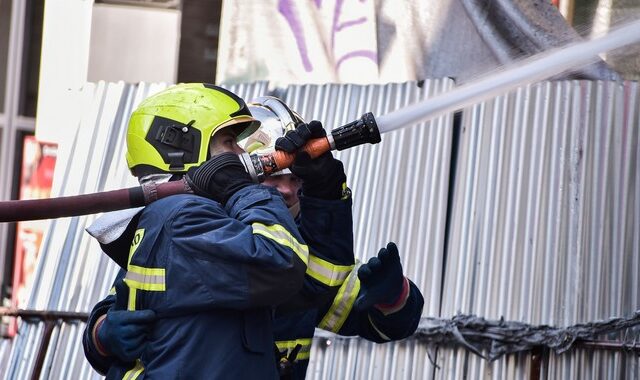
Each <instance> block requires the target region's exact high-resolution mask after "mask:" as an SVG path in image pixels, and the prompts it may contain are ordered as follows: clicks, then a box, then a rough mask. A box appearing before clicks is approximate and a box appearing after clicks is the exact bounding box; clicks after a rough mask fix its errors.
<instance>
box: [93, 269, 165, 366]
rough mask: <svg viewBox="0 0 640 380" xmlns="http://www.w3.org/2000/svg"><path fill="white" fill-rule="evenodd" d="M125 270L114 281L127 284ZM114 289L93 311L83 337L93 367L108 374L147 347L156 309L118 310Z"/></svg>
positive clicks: (135, 357)
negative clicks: (118, 364) (110, 369)
mask: <svg viewBox="0 0 640 380" xmlns="http://www.w3.org/2000/svg"><path fill="white" fill-rule="evenodd" d="M124 275H125V273H124V271H121V272H120V273H119V274H118V277H117V278H116V281H115V282H114V288H115V286H116V285H115V284H118V285H117V286H123V282H122V281H121V278H123V277H124ZM116 299H117V295H116V294H115V293H114V292H113V291H112V292H111V294H109V295H108V296H107V297H106V298H105V299H103V300H102V301H100V302H99V303H98V304H96V306H95V307H94V308H93V310H92V311H91V314H90V316H89V320H88V322H87V325H86V327H85V331H84V333H83V337H82V344H83V347H84V350H85V356H86V357H87V360H88V361H89V363H90V364H91V365H92V367H93V368H94V369H95V370H96V371H98V372H100V373H102V374H104V373H106V372H107V371H108V369H109V367H110V366H111V365H112V364H113V363H114V361H116V360H120V361H122V362H133V361H135V359H137V358H138V357H139V356H140V355H141V353H142V351H143V350H144V346H145V341H146V339H147V334H148V332H149V329H150V328H151V327H152V326H153V322H154V319H155V313H154V312H153V311H151V310H136V311H127V310H116V307H115V306H116Z"/></svg>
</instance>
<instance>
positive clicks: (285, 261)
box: [84, 185, 308, 379]
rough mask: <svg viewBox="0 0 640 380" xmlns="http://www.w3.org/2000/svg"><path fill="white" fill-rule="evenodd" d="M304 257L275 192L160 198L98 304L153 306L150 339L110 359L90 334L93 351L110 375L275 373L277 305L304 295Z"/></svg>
mask: <svg viewBox="0 0 640 380" xmlns="http://www.w3.org/2000/svg"><path fill="white" fill-rule="evenodd" d="M104 248H106V249H108V248H109V247H104ZM307 260H308V248H307V247H306V245H305V244H304V241H303V240H302V238H301V237H300V235H299V233H298V231H297V228H296V225H295V222H294V220H293V218H292V217H291V215H290V214H289V212H288V210H287V208H286V206H285V205H284V202H283V200H282V197H281V196H280V194H279V193H278V192H277V191H276V190H275V189H271V188H268V187H265V186H262V185H251V186H248V187H246V188H244V189H242V190H240V191H238V192H237V193H236V194H234V195H233V196H232V197H231V199H230V200H229V201H228V202H227V205H226V207H225V208H223V207H222V206H221V205H220V204H219V203H217V202H215V201H212V200H209V199H206V198H203V197H199V196H195V195H177V196H172V197H168V198H165V199H161V200H159V201H156V202H154V203H152V204H150V205H149V206H147V207H146V208H145V209H144V210H143V211H142V214H141V216H140V219H139V221H138V223H137V226H135V233H134V238H133V242H132V244H131V248H130V253H129V263H128V266H127V269H128V270H127V272H126V274H124V278H123V279H122V277H123V276H122V275H120V276H119V277H120V279H119V280H117V281H116V285H115V289H116V294H115V295H113V296H110V297H109V298H107V300H104V301H102V302H101V303H99V304H98V305H96V308H95V309H94V311H97V310H100V309H102V310H104V307H105V306H106V307H108V305H109V304H113V303H114V302H115V305H116V308H117V309H125V308H126V309H128V310H140V309H151V310H154V311H155V312H156V316H157V318H158V319H157V320H156V322H155V324H154V326H153V329H152V331H151V333H150V335H149V337H148V339H149V344H148V345H146V350H145V351H144V352H143V354H142V356H141V358H140V359H139V360H138V361H137V362H136V363H119V362H117V361H115V362H114V361H110V360H109V361H106V362H105V361H104V360H103V359H104V358H101V357H100V355H97V352H92V350H94V347H90V346H92V345H89V344H87V343H88V342H86V339H85V344H84V346H85V350H87V357H88V358H89V360H90V362H91V363H92V365H94V367H97V368H100V369H102V370H103V371H104V370H106V369H108V372H107V378H109V379H116V378H118V379H121V378H123V377H126V378H137V379H142V378H162V379H168V378H171V379H178V378H180V379H205V378H206V379H216V378H219V379H229V378H243V379H244V378H247V379H248V378H260V379H268V378H277V372H276V369H275V366H274V363H275V355H274V350H273V331H272V306H273V305H276V304H278V303H281V302H283V301H284V300H286V299H288V298H290V297H291V296H293V295H294V294H297V293H299V291H300V289H301V286H302V280H303V276H304V272H305V269H306V265H305V264H306V262H307ZM96 316H97V314H96ZM92 317H93V316H92ZM92 322H93V323H94V322H95V320H92V321H90V323H89V326H91V323H92ZM89 331H90V330H89ZM85 338H87V337H86V336H85Z"/></svg>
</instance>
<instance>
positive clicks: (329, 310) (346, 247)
mask: <svg viewBox="0 0 640 380" xmlns="http://www.w3.org/2000/svg"><path fill="white" fill-rule="evenodd" d="M249 108H250V110H251V113H252V115H253V116H254V117H255V118H257V119H258V120H260V121H261V123H262V124H261V128H260V129H259V130H258V131H257V132H256V133H254V134H253V135H251V136H250V137H249V138H248V139H247V140H245V141H244V144H243V145H244V147H245V150H247V151H250V152H256V153H268V152H270V151H273V149H274V148H275V146H278V147H279V148H280V149H283V150H287V151H295V150H297V149H298V148H299V147H300V146H301V145H302V144H304V142H306V140H308V139H309V138H313V137H321V136H324V133H325V132H324V128H322V125H321V124H320V123H318V122H315V121H312V122H310V123H309V124H304V123H303V121H302V119H301V118H300V117H299V116H298V115H297V114H296V113H295V112H293V111H291V110H290V109H289V108H288V107H287V106H286V105H285V104H284V103H283V102H281V101H280V100H278V99H275V98H270V97H262V98H259V99H257V100H254V102H252V103H250V104H249ZM296 126H297V128H296ZM285 132H287V134H286V135H285ZM283 136H284V138H283V139H279V140H278V138H280V137H283ZM276 140H277V141H278V143H277V144H276ZM292 170H293V171H294V172H295V173H296V174H297V175H298V176H296V175H294V174H293V173H292V172H291V171H289V170H287V169H285V170H283V171H281V172H278V173H276V174H274V175H272V176H270V177H268V178H267V179H266V180H265V181H264V182H263V183H264V184H266V185H268V186H273V187H275V188H277V189H278V190H279V191H280V193H281V194H282V195H283V198H284V200H285V203H286V204H287V206H288V207H289V210H290V212H291V213H292V214H293V215H294V216H295V217H296V220H297V222H298V225H299V227H300V231H301V234H302V235H303V237H304V239H305V241H307V243H308V244H309V248H310V253H311V254H310V258H309V265H308V268H307V274H306V276H305V285H304V288H303V290H302V291H301V294H300V295H298V296H297V297H294V299H293V300H290V301H289V302H287V303H286V304H283V305H280V306H279V308H278V309H277V313H276V319H275V321H274V326H275V335H274V338H275V344H276V347H277V350H276V351H277V355H278V356H279V360H278V366H279V370H280V373H281V376H282V377H283V378H304V376H305V373H306V368H307V365H308V360H309V350H310V346H311V338H312V337H313V333H314V329H315V327H316V326H318V327H321V328H324V329H327V330H329V331H333V332H338V333H340V334H343V335H360V336H362V337H365V338H366V339H369V340H373V341H376V342H385V341H388V340H397V339H401V338H404V337H407V336H409V335H411V334H412V333H413V332H414V331H415V329H416V327H417V323H418V322H419V319H420V315H421V311H422V305H423V299H422V295H421V293H420V291H419V290H418V289H417V287H416V286H415V285H413V284H412V283H411V282H410V281H408V280H407V279H406V278H405V277H404V276H403V274H402V266H401V264H400V259H399V255H398V252H397V248H396V247H395V245H394V244H393V243H390V244H389V245H388V246H387V248H384V249H382V250H380V252H379V254H378V257H374V258H372V259H370V261H369V262H368V263H367V264H365V265H362V266H361V267H360V268H359V270H357V266H355V265H354V264H355V260H354V255H353V237H352V226H351V196H350V195H351V193H350V190H349V189H348V188H347V187H346V176H345V175H344V170H343V168H342V163H340V161H338V160H335V159H334V158H333V156H332V155H331V153H327V154H325V155H323V156H321V157H319V158H317V159H315V160H311V159H310V158H309V157H308V156H305V154H298V156H297V158H296V161H295V162H294V165H293V166H292ZM302 178H304V181H303V180H302ZM300 191H301V195H300V196H299V192H300ZM358 275H359V276H360V278H359V277H358ZM361 284H362V285H361ZM301 299H302V300H301ZM292 304H296V305H292ZM100 312H102V313H104V312H105V311H104V309H103V310H102V311H100V310H94V314H95V313H100ZM113 325H114V326H117V327H116V328H114V330H116V331H115V334H114V335H116V336H117V337H118V339H114V340H118V341H117V342H113V345H114V346H117V348H115V349H117V350H129V352H123V353H122V354H123V355H133V356H129V357H135V353H134V352H133V351H135V349H136V348H137V347H139V346H140V345H141V343H140V342H142V341H143V340H144V337H145V333H146V332H145V329H144V328H143V327H142V326H141V325H140V324H138V323H137V321H136V320H135V315H133V313H129V315H128V319H126V316H122V319H120V320H118V321H114V323H113ZM126 332H128V334H127V333H126Z"/></svg>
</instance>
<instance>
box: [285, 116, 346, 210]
mask: <svg viewBox="0 0 640 380" xmlns="http://www.w3.org/2000/svg"><path fill="white" fill-rule="evenodd" d="M324 136H326V132H325V130H324V128H323V127H322V123H320V122H319V121H317V120H313V121H311V122H309V124H305V123H301V124H298V126H297V127H296V129H295V130H293V131H288V132H287V133H286V134H285V135H284V137H280V138H279V139H277V140H276V144H275V148H276V149H277V150H283V151H285V152H288V153H293V152H295V151H297V150H298V149H300V148H301V147H302V146H304V144H306V143H307V141H308V140H309V139H315V138H320V137H324ZM289 169H290V170H291V172H292V173H293V174H294V175H295V176H296V177H298V178H300V179H302V181H303V182H302V192H303V194H305V195H307V196H309V197H314V198H320V199H327V200H332V199H340V198H342V197H343V195H348V194H347V193H346V181H347V177H346V175H345V174H344V166H343V165H342V162H340V161H339V160H336V159H335V158H333V155H332V154H331V152H326V153H324V154H322V155H321V156H319V157H317V158H315V159H312V158H311V157H310V156H309V154H308V153H307V152H299V153H297V154H296V158H295V160H294V161H293V164H292V165H291V167H290V168H289Z"/></svg>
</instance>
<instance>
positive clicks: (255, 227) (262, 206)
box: [170, 184, 309, 309]
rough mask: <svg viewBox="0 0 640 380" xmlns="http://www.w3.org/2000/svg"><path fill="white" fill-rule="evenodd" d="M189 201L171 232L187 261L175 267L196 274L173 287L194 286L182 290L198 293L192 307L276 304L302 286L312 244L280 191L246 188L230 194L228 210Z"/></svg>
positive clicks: (226, 206)
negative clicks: (301, 230) (309, 248)
mask: <svg viewBox="0 0 640 380" xmlns="http://www.w3.org/2000/svg"><path fill="white" fill-rule="evenodd" d="M190 202H191V203H192V204H191V205H190V206H189V207H185V208H184V210H183V211H181V212H178V213H177V214H176V215H175V216H174V217H173V218H172V222H171V226H170V228H171V231H170V235H171V236H172V241H171V244H172V247H173V249H175V250H176V252H179V253H180V254H182V255H183V256H184V257H186V258H187V259H188V260H187V261H184V262H176V263H174V264H172V265H173V266H174V268H173V270H174V271H179V272H181V273H184V275H185V276H189V275H193V274H195V276H197V279H196V281H189V280H185V281H184V282H183V284H175V285H174V286H178V287H182V286H186V287H189V286H191V288H188V289H187V288H185V289H183V290H184V292H188V293H189V294H190V295H191V297H197V299H195V298H194V299H193V300H192V302H191V304H190V306H191V307H193V306H196V307H198V305H197V304H199V306H200V307H209V308H216V307H225V308H231V309H247V308H253V307H263V306H275V305H276V304H279V303H281V302H283V301H285V300H286V299H287V298H289V297H291V296H292V295H293V294H295V293H297V292H298V291H299V290H300V287H301V286H302V281H303V276H304V272H305V270H306V263H307V261H308V255H309V253H308V248H307V246H306V244H305V243H304V240H303V239H302V237H301V236H300V234H299V232H298V230H297V227H296V225H295V222H294V220H293V218H292V217H291V215H290V214H289V212H288V209H287V208H286V206H285V204H284V202H283V200H282V197H281V196H280V194H279V193H277V191H276V190H275V189H271V188H268V187H266V186H262V185H257V184H256V185H250V186H247V187H245V188H243V189H241V190H239V191H237V192H236V193H235V194H234V195H233V196H231V198H230V199H229V200H228V201H227V203H226V205H225V208H226V210H225V209H222V208H221V207H219V205H217V204H213V203H204V202H198V201H197V199H195V198H194V199H193V200H192V201H190ZM179 265H184V266H185V267H184V268H180V267H178V266H179ZM190 283H197V284H200V285H202V291H200V290H199V291H198V292H194V289H193V285H190ZM184 302H185V303H186V302H189V300H188V299H187V298H185V299H184Z"/></svg>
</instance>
